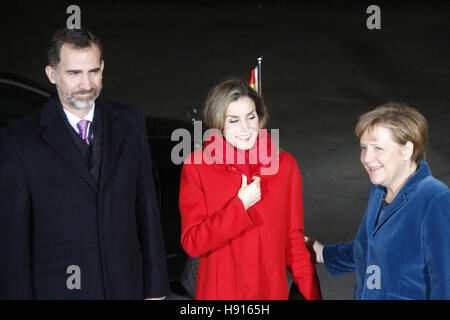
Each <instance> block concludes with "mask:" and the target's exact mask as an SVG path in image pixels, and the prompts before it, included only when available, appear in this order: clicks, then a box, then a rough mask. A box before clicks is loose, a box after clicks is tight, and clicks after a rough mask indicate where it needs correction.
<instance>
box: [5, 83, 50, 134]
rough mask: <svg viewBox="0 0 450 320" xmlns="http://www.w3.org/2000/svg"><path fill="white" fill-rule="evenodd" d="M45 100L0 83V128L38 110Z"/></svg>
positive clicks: (21, 89) (32, 93) (40, 96)
mask: <svg viewBox="0 0 450 320" xmlns="http://www.w3.org/2000/svg"><path fill="white" fill-rule="evenodd" d="M46 100H47V97H45V96H44V95H41V94H39V93H36V92H33V91H30V90H28V89H25V88H21V87H18V86H16V85H12V84H9V83H2V82H0V127H5V126H7V125H9V124H10V123H12V122H13V121H15V120H18V119H20V118H23V117H24V116H26V115H27V114H29V113H32V112H33V111H36V110H38V109H39V108H40V107H41V106H42V105H43V103H44V102H45V101H46Z"/></svg>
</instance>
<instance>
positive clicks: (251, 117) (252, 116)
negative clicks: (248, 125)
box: [248, 114, 256, 120]
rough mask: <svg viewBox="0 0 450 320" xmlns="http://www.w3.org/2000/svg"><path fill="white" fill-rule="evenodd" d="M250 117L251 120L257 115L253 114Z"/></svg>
mask: <svg viewBox="0 0 450 320" xmlns="http://www.w3.org/2000/svg"><path fill="white" fill-rule="evenodd" d="M248 118H249V119H250V120H253V119H255V118H256V116H255V115H254V114H253V115H251V116H249V117H248Z"/></svg>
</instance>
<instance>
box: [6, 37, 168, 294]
mask: <svg viewBox="0 0 450 320" xmlns="http://www.w3.org/2000/svg"><path fill="white" fill-rule="evenodd" d="M48 57H49V65H48V66H47V67H46V69H45V71H46V74H47V76H48V78H49V80H50V82H52V83H53V84H55V85H56V89H57V93H55V94H54V95H53V96H52V97H51V98H50V99H49V100H48V101H47V102H46V103H45V105H44V106H43V107H42V108H41V109H40V110H39V111H37V112H35V113H33V114H31V115H29V116H27V117H25V118H24V119H22V120H20V121H18V122H16V123H15V124H13V125H11V126H10V127H8V128H7V129H6V130H5V131H4V133H2V134H1V135H0V299H144V298H161V297H163V296H165V295H167V294H168V292H169V289H168V280H167V269H166V261H165V253H164V244H163V238H162V231H161V226H160V217H159V211H158V206H157V203H156V197H155V188H154V184H153V176H152V170H151V158H150V152H149V148H148V145H147V133H146V126H145V118H144V116H143V115H142V114H141V113H140V112H138V111H137V110H136V109H133V108H131V107H127V106H123V105H119V104H115V103H111V102H108V101H106V100H103V99H102V98H98V96H99V94H100V91H101V89H102V72H103V67H104V62H103V56H102V47H101V44H100V42H99V41H98V39H97V38H96V37H95V36H94V35H93V34H92V33H90V32H89V31H87V30H82V29H81V30H77V29H74V30H69V29H62V30H59V31H58V32H56V33H55V35H54V36H53V38H52V43H51V47H50V50H49V54H48ZM97 98H98V99H97Z"/></svg>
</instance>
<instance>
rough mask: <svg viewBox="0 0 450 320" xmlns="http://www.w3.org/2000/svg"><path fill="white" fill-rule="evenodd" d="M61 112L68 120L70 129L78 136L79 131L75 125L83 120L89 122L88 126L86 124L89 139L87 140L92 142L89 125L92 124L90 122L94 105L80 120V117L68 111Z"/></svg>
mask: <svg viewBox="0 0 450 320" xmlns="http://www.w3.org/2000/svg"><path fill="white" fill-rule="evenodd" d="M63 110H64V113H65V114H66V117H67V120H69V123H70V125H71V126H72V128H74V129H75V131H76V132H77V133H78V134H80V130H79V129H78V126H77V123H78V122H80V121H81V120H83V119H84V120H89V124H88V128H87V136H88V137H89V140H92V138H93V136H94V135H93V132H91V124H92V120H93V119H94V110H95V103H94V104H93V105H92V108H91V110H90V111H89V113H88V114H87V115H86V116H85V117H84V118H80V117H78V116H76V115H74V114H73V113H71V112H70V111H67V110H66V108H63Z"/></svg>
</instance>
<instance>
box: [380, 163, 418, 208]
mask: <svg viewBox="0 0 450 320" xmlns="http://www.w3.org/2000/svg"><path fill="white" fill-rule="evenodd" d="M416 170H417V163H416V162H414V161H412V162H411V163H410V165H409V166H408V167H407V168H406V169H405V170H404V174H402V178H401V179H398V181H399V182H400V183H399V184H397V185H393V186H386V189H387V193H386V198H385V201H386V202H387V203H391V202H392V201H394V199H395V197H396V196H397V194H398V192H399V191H400V190H401V189H402V188H403V186H404V185H405V183H406V182H407V181H408V180H409V178H411V176H413V175H414V173H415V172H416Z"/></svg>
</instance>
